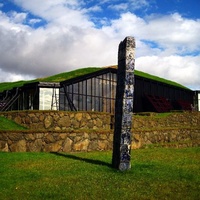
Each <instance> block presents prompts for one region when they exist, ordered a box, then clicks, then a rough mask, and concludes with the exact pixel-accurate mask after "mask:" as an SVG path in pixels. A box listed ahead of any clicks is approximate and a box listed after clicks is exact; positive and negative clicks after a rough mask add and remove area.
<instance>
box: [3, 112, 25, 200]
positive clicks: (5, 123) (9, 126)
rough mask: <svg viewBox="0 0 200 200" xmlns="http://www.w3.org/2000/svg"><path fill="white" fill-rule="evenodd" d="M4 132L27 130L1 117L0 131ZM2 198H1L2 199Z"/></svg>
mask: <svg viewBox="0 0 200 200" xmlns="http://www.w3.org/2000/svg"><path fill="white" fill-rule="evenodd" d="M1 130H3V131H5V130H26V128H25V127H23V126H21V125H19V124H17V123H15V122H14V121H12V120H9V119H7V118H5V117H2V116H0V131H1ZM0 198H1V197H0Z"/></svg>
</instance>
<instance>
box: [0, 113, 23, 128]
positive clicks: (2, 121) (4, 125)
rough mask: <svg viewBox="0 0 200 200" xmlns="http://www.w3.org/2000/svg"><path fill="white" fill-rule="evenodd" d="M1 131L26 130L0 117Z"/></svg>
mask: <svg viewBox="0 0 200 200" xmlns="http://www.w3.org/2000/svg"><path fill="white" fill-rule="evenodd" d="M1 130H26V128H25V127H23V126H21V125H19V124H17V123H15V122H14V121H12V120H9V119H7V118H5V117H2V116H0V131H1Z"/></svg>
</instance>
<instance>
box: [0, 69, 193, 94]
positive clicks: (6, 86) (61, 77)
mask: <svg viewBox="0 0 200 200" xmlns="http://www.w3.org/2000/svg"><path fill="white" fill-rule="evenodd" d="M111 67H112V68H116V66H111ZM104 68H105V67H104ZM104 68H102V67H88V68H81V69H77V70H73V71H70V72H63V73H60V74H56V75H53V76H48V77H44V78H38V79H34V80H29V81H17V82H3V83H0V92H3V91H6V90H11V89H12V88H15V87H21V86H23V85H24V84H28V83H34V82H61V81H66V80H69V79H71V78H76V77H78V76H82V75H86V74H89V73H93V72H97V71H99V70H102V69H104ZM135 75H136V76H140V77H143V78H147V79H151V80H154V81H159V82H162V83H165V84H169V85H172V86H176V87H179V88H184V89H188V90H190V89H189V88H187V87H185V86H183V85H181V84H179V83H176V82H174V81H170V80H167V79H164V78H160V77H158V76H154V75H151V74H148V73H145V72H141V71H138V70H135Z"/></svg>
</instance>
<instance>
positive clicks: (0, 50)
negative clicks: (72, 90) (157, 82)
mask: <svg viewBox="0 0 200 200" xmlns="http://www.w3.org/2000/svg"><path fill="white" fill-rule="evenodd" d="M15 2H16V3H17V4H18V6H22V7H23V9H24V10H25V12H23V13H22V12H21V13H16V12H13V13H12V15H8V14H5V13H3V12H1V11H0V44H1V45H0V69H1V74H2V73H4V74H6V73H8V76H6V75H5V76H2V75H0V80H1V81H5V80H8V77H9V78H10V80H16V79H17V78H22V79H23V77H25V78H27V77H41V76H47V75H52V74H56V73H60V72H63V71H70V70H73V69H76V68H80V67H86V66H105V65H113V64H117V51H118V44H119V42H120V41H121V40H123V39H124V38H125V37H126V36H134V37H135V38H136V56H137V59H136V69H138V70H142V71H144V72H149V73H151V74H155V75H157V76H161V77H164V78H167V79H171V80H174V81H177V82H180V83H182V84H184V85H186V86H189V87H192V88H197V87H199V85H200V82H199V78H198V77H199V76H200V71H199V66H198V63H200V56H199V55H197V56H192V53H191V52H194V51H195V52H199V51H200V42H199V32H200V20H191V19H186V18H183V17H182V16H181V15H180V14H178V13H175V14H172V15H163V16H162V15H160V16H157V15H151V16H146V18H141V17H138V16H137V15H135V14H133V13H131V12H127V13H123V14H121V16H120V18H118V19H115V20H111V21H110V20H108V19H107V18H106V17H105V18H104V20H105V21H106V20H107V21H106V23H105V25H104V26H103V27H101V28H95V25H94V22H93V19H91V18H89V12H94V11H95V10H96V11H100V9H101V7H100V4H99V5H98V6H94V7H90V8H89V9H88V10H87V9H86V8H84V2H83V1H78V0H71V1H66V0H56V1H55V0H49V1H40V0H35V1H27V0H15ZM131 2H132V3H133V4H135V7H136V5H137V4H136V3H137V2H138V1H131ZM100 3H102V2H100ZM104 3H107V4H108V3H109V2H108V1H106V2H104ZM38 5H40V6H38ZM137 6H146V7H148V2H147V1H140V5H137ZM29 12H31V13H32V14H33V15H34V16H35V17H34V18H31V19H29V18H28V17H27V13H29ZM40 19H42V20H44V21H46V22H47V23H46V24H45V26H43V27H39V28H37V29H33V28H31V27H29V26H28V25H25V24H24V21H28V20H29V21H28V22H29V23H30V24H31V23H32V24H34V23H37V22H40V21H39V20H40ZM100 20H102V18H101V19H100ZM105 21H104V22H105ZM148 41H150V42H149V43H148ZM152 44H153V45H152ZM182 54H185V55H190V56H181V55H182ZM12 77H14V78H12Z"/></svg>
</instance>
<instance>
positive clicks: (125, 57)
mask: <svg viewBox="0 0 200 200" xmlns="http://www.w3.org/2000/svg"><path fill="white" fill-rule="evenodd" d="M134 54H135V39H134V38H133V37H126V38H125V39H124V41H122V42H121V43H120V44H119V50H118V72H117V89H116V103H115V127H114V138H113V155H112V166H113V167H114V168H116V169H119V170H121V171H125V170H128V169H130V168H131V126H132V114H133V97H134V68H135V59H134V57H135V56H134Z"/></svg>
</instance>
